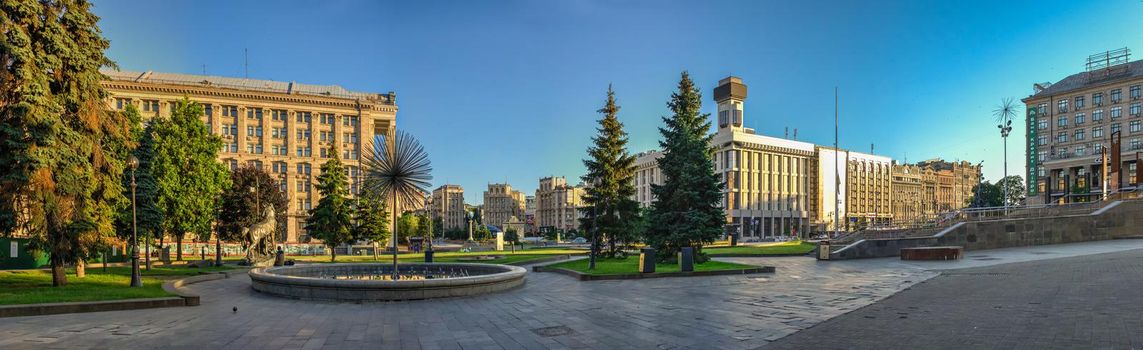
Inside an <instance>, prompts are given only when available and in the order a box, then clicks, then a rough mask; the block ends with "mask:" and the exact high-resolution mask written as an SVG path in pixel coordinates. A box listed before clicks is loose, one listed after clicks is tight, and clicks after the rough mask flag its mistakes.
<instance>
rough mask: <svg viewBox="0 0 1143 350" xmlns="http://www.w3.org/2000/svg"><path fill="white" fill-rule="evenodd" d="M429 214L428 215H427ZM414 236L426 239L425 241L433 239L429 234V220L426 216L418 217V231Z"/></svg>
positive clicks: (415, 231) (414, 232)
mask: <svg viewBox="0 0 1143 350" xmlns="http://www.w3.org/2000/svg"><path fill="white" fill-rule="evenodd" d="M426 214H427V213H426ZM413 236H416V237H424V238H425V239H432V238H433V237H432V236H430V232H429V218H428V217H427V216H425V215H417V229H416V230H414V231H413Z"/></svg>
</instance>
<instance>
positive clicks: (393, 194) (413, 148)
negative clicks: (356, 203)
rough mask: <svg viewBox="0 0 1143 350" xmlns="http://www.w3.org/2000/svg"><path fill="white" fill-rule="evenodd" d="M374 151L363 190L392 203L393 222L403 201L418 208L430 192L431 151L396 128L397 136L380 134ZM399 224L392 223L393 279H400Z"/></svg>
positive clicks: (368, 158)
mask: <svg viewBox="0 0 1143 350" xmlns="http://www.w3.org/2000/svg"><path fill="white" fill-rule="evenodd" d="M373 145H374V147H373V151H372V152H370V153H369V155H368V156H367V157H366V158H365V165H364V168H365V183H364V184H363V185H364V189H365V190H366V191H368V193H371V194H374V195H379V196H382V197H383V198H385V199H386V200H387V201H388V202H389V203H390V204H391V206H390V207H389V210H390V211H391V212H392V213H393V221H392V222H393V223H396V222H397V213H399V212H401V207H400V205H401V204H404V205H406V206H410V207H413V208H416V207H419V206H420V203H421V201H423V200H424V199H425V194H426V193H428V192H429V191H428V188H429V185H430V183H431V181H432V179H433V175H432V174H431V173H432V171H433V166H432V163H430V162H429V154H428V153H427V152H425V148H424V147H423V146H421V143H420V142H418V141H417V139H416V138H414V137H413V135H410V134H409V133H406V132H403V131H400V130H397V131H396V132H394V135H393V136H391V137H389V138H385V137H378V139H377V140H375V142H373ZM396 228H397V226H396V225H394V226H393V235H392V238H391V240H392V241H393V280H397V279H399V278H400V272H399V271H398V270H397V242H398V240H397V237H399V232H397V229H396Z"/></svg>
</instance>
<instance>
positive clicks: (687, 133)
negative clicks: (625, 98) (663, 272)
mask: <svg viewBox="0 0 1143 350" xmlns="http://www.w3.org/2000/svg"><path fill="white" fill-rule="evenodd" d="M667 107H669V108H670V109H671V113H672V115H671V116H670V117H663V123H665V124H666V125H665V126H664V127H661V128H659V133H660V134H662V136H663V139H662V140H661V141H659V146H660V147H662V149H663V157H662V158H659V160H658V163H659V169H660V170H661V171H662V174H663V184H662V185H652V186H651V193H653V194H654V195H655V197H656V201H655V202H654V203H653V204H652V210H651V217H650V220H649V223H648V225H649V227H647V233H646V234H647V243H649V244H650V245H652V246H654V247H655V248H656V250H657V251H658V256H659V257H660V259H661V260H668V261H669V260H673V259H675V255H676V253H678V252H679V250H680V248H682V247H694V248H695V254H696V258H697V260H698V261H700V262H701V261H704V260H705V258H704V255H703V254H702V246H703V245H704V244H708V243H711V242H713V241H714V240H715V239H717V238H718V237H719V235H721V233H722V229H723V226H724V225H725V223H726V217H725V214H724V213H723V211H722V208H721V207H720V206H719V204H720V202H721V201H722V187H723V184H722V181H721V179H719V176H718V175H717V174H715V173H714V169H713V168H712V167H711V164H712V162H711V154H712V153H713V149H712V148H711V146H710V138H711V136H710V135H709V133H708V132H709V130H710V120H709V117H710V114H701V113H699V111H700V110H701V109H702V95H701V94H700V93H699V91H698V88H696V87H695V85H694V82H692V81H691V78H690V75H689V74H687V72H685V71H684V72H683V73H682V79H680V81H679V85H678V91H676V92H675V93H673V94H671V101H670V102H668V103H667Z"/></svg>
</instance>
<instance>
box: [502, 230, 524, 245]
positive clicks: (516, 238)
mask: <svg viewBox="0 0 1143 350" xmlns="http://www.w3.org/2000/svg"><path fill="white" fill-rule="evenodd" d="M504 240H505V241H508V242H509V243H512V246H516V245H517V244H519V243H520V233H519V232H517V231H516V229H515V228H509V229H507V230H504Z"/></svg>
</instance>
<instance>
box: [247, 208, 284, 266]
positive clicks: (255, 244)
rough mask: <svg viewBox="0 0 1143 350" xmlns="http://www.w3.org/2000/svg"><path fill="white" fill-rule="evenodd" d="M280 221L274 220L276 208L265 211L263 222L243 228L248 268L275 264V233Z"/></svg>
mask: <svg viewBox="0 0 1143 350" xmlns="http://www.w3.org/2000/svg"><path fill="white" fill-rule="evenodd" d="M277 226H278V221H277V220H276V219H275V218H274V207H273V206H270V207H267V208H266V209H265V210H263V218H262V221H259V222H257V223H255V224H254V226H251V227H248V228H243V229H242V237H243V239H244V240H245V243H246V260H245V263H246V265H248V266H270V265H273V264H274V232H275V231H277V230H276V229H277Z"/></svg>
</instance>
